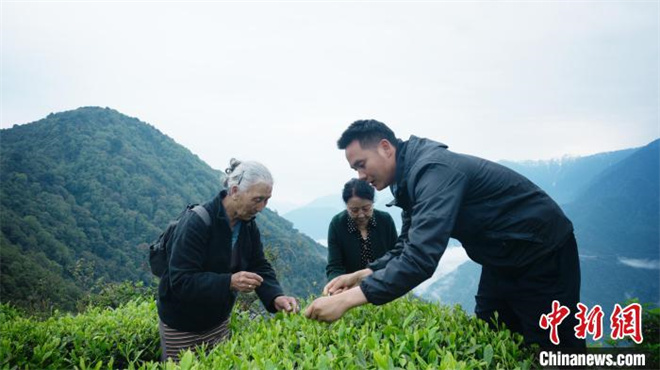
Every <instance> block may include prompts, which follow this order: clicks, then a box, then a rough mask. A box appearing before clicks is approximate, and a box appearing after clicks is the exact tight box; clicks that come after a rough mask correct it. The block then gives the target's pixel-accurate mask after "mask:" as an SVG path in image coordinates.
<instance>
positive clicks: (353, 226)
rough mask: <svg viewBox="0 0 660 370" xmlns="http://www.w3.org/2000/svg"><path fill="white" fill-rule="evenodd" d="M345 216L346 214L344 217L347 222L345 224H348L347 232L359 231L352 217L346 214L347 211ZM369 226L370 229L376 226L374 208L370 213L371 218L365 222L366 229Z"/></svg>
mask: <svg viewBox="0 0 660 370" xmlns="http://www.w3.org/2000/svg"><path fill="white" fill-rule="evenodd" d="M346 216H347V217H346V218H347V219H348V222H347V224H348V232H349V233H355V232H359V230H358V228H357V224H356V223H355V221H353V218H352V217H351V216H350V215H349V214H348V212H346ZM369 227H371V228H372V229H373V228H375V227H376V214H375V210H374V213H373V214H372V215H371V218H369V223H368V224H367V229H368V228H369Z"/></svg>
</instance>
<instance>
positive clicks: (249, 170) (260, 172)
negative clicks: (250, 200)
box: [222, 158, 273, 191]
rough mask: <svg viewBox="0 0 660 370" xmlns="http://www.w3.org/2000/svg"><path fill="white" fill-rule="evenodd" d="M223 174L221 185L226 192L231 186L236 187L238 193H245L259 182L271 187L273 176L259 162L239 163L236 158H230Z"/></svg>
mask: <svg viewBox="0 0 660 370" xmlns="http://www.w3.org/2000/svg"><path fill="white" fill-rule="evenodd" d="M225 173H226V175H225V176H224V178H223V179H222V184H223V185H224V186H225V188H226V189H227V190H229V189H230V188H231V187H232V186H238V190H239V191H245V190H247V189H248V188H249V187H250V186H252V185H256V184H258V183H261V182H263V183H265V184H268V185H270V186H273V176H272V175H271V174H270V171H268V168H266V166H264V165H263V164H261V163H259V162H255V161H243V162H241V161H239V160H238V159H236V158H232V159H231V160H230V161H229V167H227V169H225Z"/></svg>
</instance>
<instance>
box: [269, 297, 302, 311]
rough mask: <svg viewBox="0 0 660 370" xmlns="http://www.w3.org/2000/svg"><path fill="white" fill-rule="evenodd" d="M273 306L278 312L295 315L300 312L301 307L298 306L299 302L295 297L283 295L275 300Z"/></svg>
mask: <svg viewBox="0 0 660 370" xmlns="http://www.w3.org/2000/svg"><path fill="white" fill-rule="evenodd" d="M273 304H274V305H275V309H276V310H278V311H284V312H288V313H295V312H298V311H299V310H300V307H299V306H298V302H297V301H296V299H295V298H293V297H287V296H283V295H281V296H279V297H276V298H275V302H273Z"/></svg>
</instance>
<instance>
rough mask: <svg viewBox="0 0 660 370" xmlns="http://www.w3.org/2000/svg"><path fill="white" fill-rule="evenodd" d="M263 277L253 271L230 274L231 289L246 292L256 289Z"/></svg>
mask: <svg viewBox="0 0 660 370" xmlns="http://www.w3.org/2000/svg"><path fill="white" fill-rule="evenodd" d="M262 281H264V279H263V278H262V277H261V276H259V275H257V274H255V273H254V272H248V271H240V272H237V273H234V274H232V275H231V289H232V290H235V291H238V292H243V293H248V292H251V291H253V290H255V289H257V288H258V287H259V286H260V285H261V282H262Z"/></svg>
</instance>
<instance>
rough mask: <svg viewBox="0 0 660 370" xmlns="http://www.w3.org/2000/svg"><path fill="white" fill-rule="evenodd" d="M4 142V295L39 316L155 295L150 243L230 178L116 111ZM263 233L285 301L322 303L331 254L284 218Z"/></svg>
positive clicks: (19, 129)
mask: <svg viewBox="0 0 660 370" xmlns="http://www.w3.org/2000/svg"><path fill="white" fill-rule="evenodd" d="M0 135H1V140H2V146H0V173H1V174H2V177H1V178H0V180H1V183H0V184H1V186H0V225H1V230H0V231H1V232H0V264H1V266H0V274H1V276H0V296H1V297H2V302H5V303H6V302H12V303H14V304H15V305H18V306H20V307H23V308H27V309H30V310H32V311H49V310H52V309H53V308H60V309H65V310H74V309H75V308H76V302H78V301H80V300H81V299H83V298H84V297H85V296H86V295H87V294H88V293H90V292H95V291H99V290H101V289H102V288H103V287H104V286H106V285H107V284H108V283H111V282H120V281H123V280H130V281H134V282H135V281H142V282H144V283H145V284H150V283H151V282H152V279H153V277H152V276H151V274H150V272H149V270H148V268H147V265H146V261H147V259H146V256H147V250H146V248H147V243H148V242H150V241H152V240H153V239H154V238H156V237H157V236H158V234H159V233H160V232H161V231H162V229H163V228H164V227H165V226H166V225H167V223H168V222H169V221H170V220H172V219H173V218H174V217H176V215H178V214H179V212H180V211H181V210H182V209H183V208H184V207H185V205H186V204H188V203H202V202H205V201H207V200H210V199H211V198H212V197H213V196H214V195H215V194H217V192H218V191H219V190H220V171H216V170H214V169H212V168H211V167H209V166H208V165H207V164H206V163H204V162H203V161H202V160H200V159H199V158H198V157H197V156H196V155H194V154H192V153H191V152H190V151H189V150H188V149H186V148H184V147H182V146H181V145H179V144H177V143H176V142H174V140H172V139H171V138H169V137H167V136H165V135H163V134H162V133H161V132H160V131H158V130H157V129H155V128H154V127H153V126H151V125H149V124H147V123H144V122H141V121H140V120H138V119H136V118H131V117H127V116H125V115H122V114H120V113H119V112H117V111H114V110H112V109H108V108H105V109H102V108H94V107H87V108H80V109H76V110H74V111H69V112H63V113H57V114H51V115H49V116H48V117H47V118H45V119H42V120H40V121H37V122H34V123H29V124H25V125H20V126H15V127H13V128H11V129H5V130H1V131H0ZM227 160H229V158H227ZM257 223H258V224H259V227H260V229H261V234H262V235H263V241H264V245H265V247H266V248H267V249H269V253H270V255H272V256H275V257H277V261H276V262H277V263H276V264H275V265H276V266H275V270H276V272H277V273H278V276H279V278H280V281H281V283H282V285H283V287H284V289H285V291H287V293H290V294H295V295H302V296H306V295H308V294H312V293H316V292H317V291H318V289H319V288H318V285H320V284H323V283H324V281H325V277H324V275H323V271H324V270H323V269H324V266H325V260H324V258H325V250H324V249H323V247H322V246H320V245H318V244H316V243H315V242H314V241H313V240H311V239H310V238H309V237H307V236H304V235H302V234H301V233H299V232H297V231H295V230H294V229H293V227H292V225H291V223H290V222H288V221H286V220H284V219H283V218H281V217H279V216H278V215H277V214H276V213H274V212H270V211H268V210H266V211H265V212H263V213H262V214H260V215H259V217H258V218H257Z"/></svg>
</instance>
